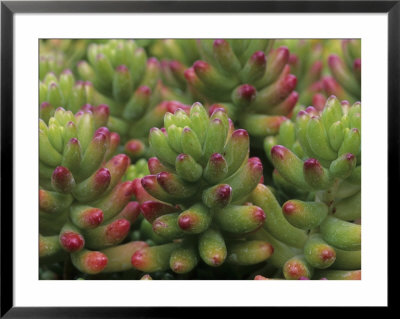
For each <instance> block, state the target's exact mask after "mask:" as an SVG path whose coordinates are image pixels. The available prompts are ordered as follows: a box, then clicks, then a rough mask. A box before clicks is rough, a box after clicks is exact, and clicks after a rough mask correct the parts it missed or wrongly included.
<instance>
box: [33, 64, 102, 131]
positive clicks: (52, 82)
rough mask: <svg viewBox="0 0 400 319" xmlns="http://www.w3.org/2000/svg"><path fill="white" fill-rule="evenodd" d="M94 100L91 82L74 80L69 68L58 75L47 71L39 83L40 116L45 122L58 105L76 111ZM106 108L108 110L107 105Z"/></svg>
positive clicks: (93, 102)
mask: <svg viewBox="0 0 400 319" xmlns="http://www.w3.org/2000/svg"><path fill="white" fill-rule="evenodd" d="M95 100H96V98H95V92H94V90H93V86H92V84H91V83H90V82H84V81H76V80H75V77H74V75H73V74H72V71H71V70H69V69H65V70H64V71H62V72H61V73H60V75H59V76H56V75H55V73H53V72H49V73H47V74H46V75H45V77H44V78H43V80H42V81H40V83H39V110H40V111H39V112H40V118H41V119H42V120H43V121H45V122H46V123H48V121H49V119H50V118H51V117H52V116H54V112H55V110H56V109H57V108H58V107H62V108H64V109H67V110H70V111H72V112H73V113H76V112H78V111H79V110H80V109H81V108H82V107H83V106H84V105H86V104H95ZM106 109H107V112H109V110H108V107H107V108H106Z"/></svg>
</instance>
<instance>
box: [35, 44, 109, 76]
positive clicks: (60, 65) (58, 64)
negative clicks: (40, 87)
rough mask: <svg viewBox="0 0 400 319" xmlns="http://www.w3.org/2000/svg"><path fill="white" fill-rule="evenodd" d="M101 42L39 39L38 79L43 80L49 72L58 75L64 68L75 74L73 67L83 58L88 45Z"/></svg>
mask: <svg viewBox="0 0 400 319" xmlns="http://www.w3.org/2000/svg"><path fill="white" fill-rule="evenodd" d="M102 41H104V40H100V39H98V40H94V39H92V40H90V41H89V40H86V39H41V40H40V45H39V54H40V63H39V78H40V79H41V80H43V79H44V77H45V76H46V74H47V73H49V72H53V73H54V74H56V75H60V73H61V72H62V71H63V70H64V69H66V68H71V69H72V70H73V71H74V72H76V67H75V65H76V63H77V62H78V61H79V60H81V59H83V58H84V57H85V55H86V49H87V46H88V44H89V43H92V42H96V43H97V42H102Z"/></svg>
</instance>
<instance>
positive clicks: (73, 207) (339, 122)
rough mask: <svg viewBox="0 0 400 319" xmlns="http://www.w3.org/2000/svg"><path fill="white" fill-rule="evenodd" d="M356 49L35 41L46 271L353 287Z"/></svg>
mask: <svg viewBox="0 0 400 319" xmlns="http://www.w3.org/2000/svg"><path fill="white" fill-rule="evenodd" d="M360 49H361V43H360V41H359V40H342V41H340V40H297V39H290V40H274V39H226V40H224V39H216V40H213V39H201V40H195V39H148V40H147V39H138V40H115V39H112V40H107V39H101V40H90V39H85V40H81V39H76V40H54V39H48V40H41V43H40V63H39V71H40V72H39V116H40V120H39V264H40V267H39V278H40V279H80V280H82V279H103V280H109V279H142V280H148V279H158V280H166V279H360V277H361V103H360V98H361V76H360V75H361V59H360V56H361V53H360V51H361V50H360ZM311 105H312V106H311Z"/></svg>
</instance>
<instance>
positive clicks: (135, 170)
mask: <svg viewBox="0 0 400 319" xmlns="http://www.w3.org/2000/svg"><path fill="white" fill-rule="evenodd" d="M149 174H150V172H149V169H148V167H147V160H145V159H144V158H141V159H140V160H138V161H137V162H136V163H135V164H132V165H129V166H128V168H127V170H126V172H125V175H124V176H123V177H122V180H123V181H133V180H134V179H136V178H142V177H144V176H146V175H149Z"/></svg>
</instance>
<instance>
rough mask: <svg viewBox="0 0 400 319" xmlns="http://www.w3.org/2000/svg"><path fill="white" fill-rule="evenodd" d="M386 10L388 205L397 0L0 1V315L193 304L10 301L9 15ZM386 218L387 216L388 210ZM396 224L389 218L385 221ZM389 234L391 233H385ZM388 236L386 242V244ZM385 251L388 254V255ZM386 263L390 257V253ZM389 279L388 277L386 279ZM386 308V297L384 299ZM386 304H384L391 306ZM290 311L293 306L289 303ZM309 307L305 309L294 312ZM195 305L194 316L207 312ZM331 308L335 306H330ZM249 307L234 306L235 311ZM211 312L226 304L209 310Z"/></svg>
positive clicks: (138, 312) (394, 176)
mask: <svg viewBox="0 0 400 319" xmlns="http://www.w3.org/2000/svg"><path fill="white" fill-rule="evenodd" d="M80 12H81V13H94V12H95V13H126V12H136V13H145V12H149V13H156V12H163V13H181V12H184V13H190V12H196V13H199V12H210V13H211V12H212V13H223V12H231V13H234V12H246V13H255V12H266V13H275V12H276V13H278V12H279V13H387V14H388V45H389V47H388V67H389V69H388V107H389V110H388V111H389V116H388V128H389V132H388V134H389V135H388V136H389V139H388V146H389V153H388V160H389V162H388V169H389V172H387V173H388V190H389V192H388V207H389V211H390V210H391V209H395V208H397V207H398V205H396V206H395V202H394V201H395V200H396V197H398V194H397V190H396V187H395V186H396V184H398V182H399V150H400V148H399V144H400V136H399V131H400V126H399V125H398V121H399V119H400V117H399V115H400V114H399V112H400V95H399V94H400V93H399V92H400V58H399V57H400V32H399V31H400V1H399V0H396V1H1V215H0V218H1V219H0V220H1V282H0V286H1V314H0V316H1V318H3V317H4V318H71V317H75V318H92V317H93V318H134V317H137V318H139V317H140V318H145V317H152V318H176V317H180V316H182V315H183V314H184V313H186V315H185V317H188V316H189V317H191V315H190V313H192V315H194V313H193V310H192V309H191V308H132V307H123V308H112V307H87V308H82V307H64V308H61V307H60V308H53V307H52V308H48V307H35V308H25V307H14V304H13V293H14V291H13V280H12V278H13V248H12V238H13V232H12V229H13V219H12V212H13V169H14V168H15V167H13V120H14V119H13V108H12V105H13V54H14V52H13V19H14V14H15V13H80ZM388 218H390V219H391V221H392V217H390V215H389V214H388ZM389 225H390V226H391V227H394V223H393V221H392V222H391V223H390V222H389V223H388V230H390V229H389V228H390V227H389ZM388 234H393V232H388ZM388 239H389V238H388ZM389 243H390V241H388V244H389ZM388 247H389V246H388ZM388 256H389V255H388ZM389 262H390V258H389ZM389 283H390V281H389V282H388V284H389ZM388 305H389V307H390V298H389V300H388ZM389 307H388V308H389ZM292 310H295V309H294V308H292ZM304 310H306V311H308V310H307V309H305V308H302V309H301V308H300V309H298V308H297V309H296V311H297V312H298V311H301V312H303V311H304ZM209 311H210V310H209V309H203V310H200V309H197V310H196V312H195V314H196V315H208V314H210V312H209ZM334 311H335V310H334ZM246 312H247V315H248V310H246V309H244V308H241V309H237V310H235V313H236V314H237V315H240V314H241V313H243V314H244V313H246ZM212 314H213V316H214V315H215V316H217V315H226V314H227V313H226V309H224V308H216V309H213V310H212Z"/></svg>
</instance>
